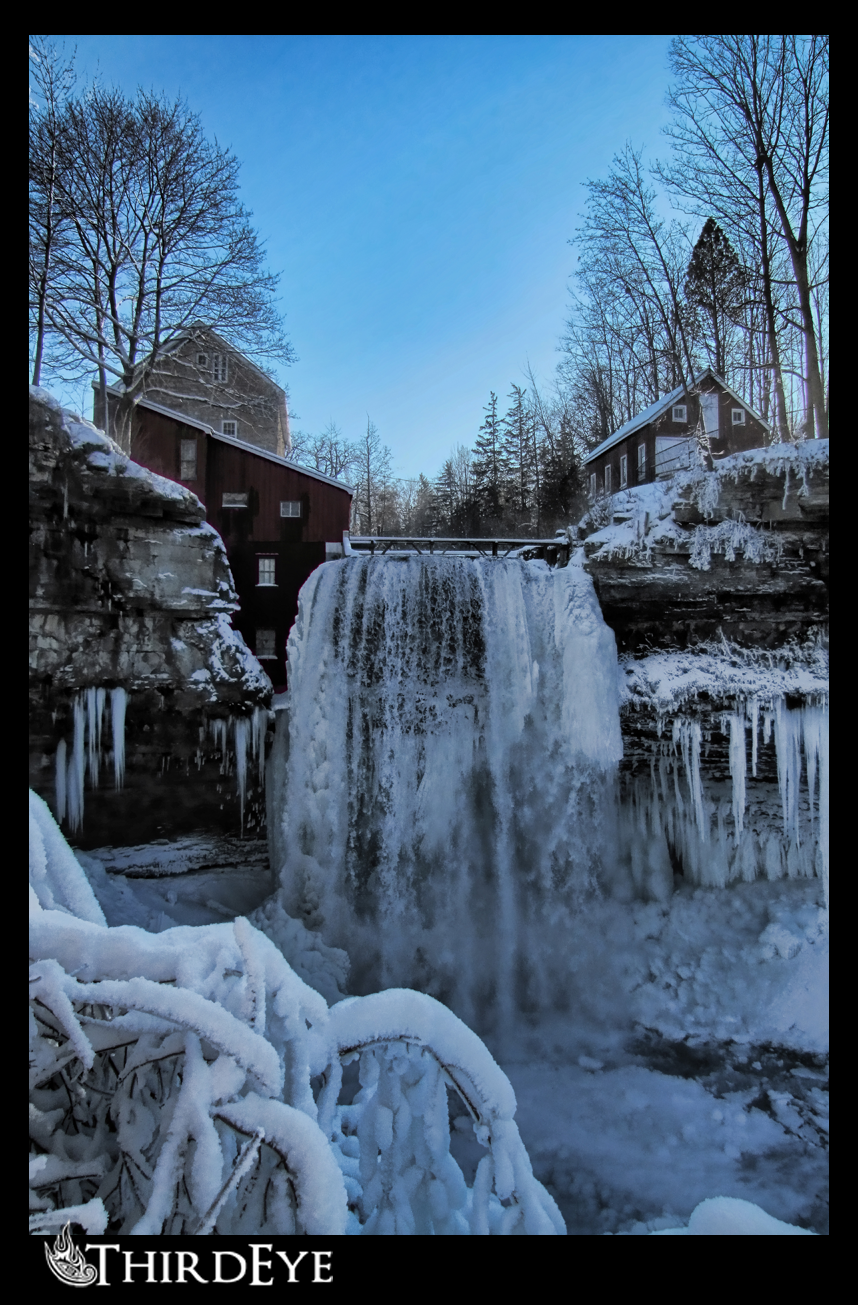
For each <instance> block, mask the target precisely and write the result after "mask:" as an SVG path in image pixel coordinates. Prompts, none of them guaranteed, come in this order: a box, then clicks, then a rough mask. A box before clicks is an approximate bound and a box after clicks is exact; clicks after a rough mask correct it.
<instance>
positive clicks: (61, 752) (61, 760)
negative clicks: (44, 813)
mask: <svg viewBox="0 0 858 1305" xmlns="http://www.w3.org/2000/svg"><path fill="white" fill-rule="evenodd" d="M54 787H55V790H56V795H57V824H58V825H59V824H62V822H63V821H64V820H65V818H66V741H65V739H60V741H59V743H58V744H57V756H56V777H55V780H54Z"/></svg>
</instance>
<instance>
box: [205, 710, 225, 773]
mask: <svg viewBox="0 0 858 1305" xmlns="http://www.w3.org/2000/svg"><path fill="white" fill-rule="evenodd" d="M209 729H210V730H211V735H212V738H213V739H214V745H215V750H216V751H218V752H219V753H220V773H221V774H222V775H228V774H229V723H228V721H225V720H222V719H221V718H220V717H215V719H214V720H210V721H209Z"/></svg>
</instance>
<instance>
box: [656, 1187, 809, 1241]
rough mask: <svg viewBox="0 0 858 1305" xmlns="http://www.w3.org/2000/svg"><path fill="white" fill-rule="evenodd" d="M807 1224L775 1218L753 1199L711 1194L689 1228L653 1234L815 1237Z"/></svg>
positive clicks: (701, 1204)
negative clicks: (800, 1224) (802, 1226)
mask: <svg viewBox="0 0 858 1305" xmlns="http://www.w3.org/2000/svg"><path fill="white" fill-rule="evenodd" d="M816 1235H817V1234H816V1233H815V1232H811V1231H810V1230H809V1229H808V1228H796V1227H795V1225H794V1224H791V1223H783V1222H782V1221H781V1220H780V1219H774V1218H772V1216H771V1215H770V1214H766V1212H765V1210H761V1209H760V1207H759V1206H758V1205H754V1204H753V1202H752V1201H740V1200H738V1199H737V1198H736V1197H734V1196H712V1197H710V1198H709V1200H707V1201H701V1202H700V1204H699V1205H698V1206H697V1207H696V1208H695V1210H694V1211H693V1213H692V1215H691V1218H690V1219H689V1221H688V1227H687V1228H660V1229H658V1230H657V1231H656V1232H652V1233H650V1237H816Z"/></svg>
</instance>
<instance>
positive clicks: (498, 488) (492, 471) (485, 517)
mask: <svg viewBox="0 0 858 1305" xmlns="http://www.w3.org/2000/svg"><path fill="white" fill-rule="evenodd" d="M485 413H486V417H485V421H484V422H483V424H482V426H481V427H480V434H479V435H478V436H477V438H476V440H475V441H474V498H475V502H476V509H477V513H478V520H479V523H480V528H481V529H482V528H487V529H489V530H495V529H497V525H498V523H499V521H500V518H501V515H502V498H503V486H504V481H505V479H506V456H505V453H504V448H503V429H502V426H501V421H500V418H499V417H498V396H497V395H496V394H495V392H494V390H492V391H491V393H490V395H489V401H488V403H487V404H486V408H485Z"/></svg>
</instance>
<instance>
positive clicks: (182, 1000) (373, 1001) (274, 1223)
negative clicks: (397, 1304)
mask: <svg viewBox="0 0 858 1305" xmlns="http://www.w3.org/2000/svg"><path fill="white" fill-rule="evenodd" d="M30 958H31V968H30V1002H31V1005H30V1080H31V1081H30V1172H29V1180H30V1211H31V1215H30V1229H31V1231H32V1232H45V1231H47V1230H55V1229H57V1228H58V1227H62V1226H63V1225H64V1224H65V1223H66V1222H67V1221H68V1220H74V1222H75V1223H77V1224H79V1225H83V1226H84V1227H88V1228H90V1229H92V1228H95V1229H97V1231H99V1232H100V1231H103V1230H104V1228H105V1227H106V1225H107V1223H108V1220H109V1221H110V1223H111V1225H112V1230H115V1231H116V1232H118V1233H121V1234H132V1235H135V1234H136V1235H143V1234H162V1233H163V1234H168V1235H169V1234H174V1235H181V1234H188V1233H190V1234H196V1235H199V1234H207V1233H217V1234H220V1235H242V1234H243V1235H245V1236H246V1235H251V1236H253V1235H257V1236H258V1235H260V1234H272V1233H274V1234H296V1233H298V1234H302V1233H306V1234H310V1235H313V1234H318V1235H322V1234H325V1235H328V1236H329V1235H337V1234H342V1233H352V1234H364V1235H369V1234H373V1233H377V1234H385V1233H396V1234H403V1233H417V1234H430V1235H431V1234H436V1233H460V1234H461V1233H464V1234H471V1233H476V1234H480V1233H482V1234H485V1233H492V1234H505V1233H514V1232H515V1233H530V1234H548V1235H552V1234H556V1233H560V1234H562V1233H564V1232H565V1226H564V1223H563V1220H562V1218H561V1217H560V1214H559V1212H558V1210H557V1206H556V1205H555V1203H554V1201H553V1200H552V1198H551V1197H550V1196H549V1195H548V1193H547V1192H546V1190H545V1189H544V1187H542V1185H541V1184H540V1183H539V1182H538V1181H537V1180H536V1179H535V1178H534V1175H533V1171H532V1168H531V1164H530V1160H529V1159H528V1156H527V1153H526V1151H525V1149H524V1146H523V1144H522V1142H521V1138H520V1137H519V1133H518V1128H517V1126H516V1123H515V1120H514V1118H513V1116H514V1114H515V1108H516V1101H515V1095H514V1093H513V1091H512V1088H511V1086H510V1083H509V1080H508V1079H507V1078H506V1075H505V1074H504V1073H503V1072H502V1070H501V1069H500V1068H499V1067H498V1066H497V1065H496V1064H495V1062H494V1060H493V1059H492V1057H491V1056H490V1054H489V1053H488V1051H487V1050H486V1048H485V1047H484V1046H483V1044H482V1043H481V1041H480V1040H479V1038H477V1037H476V1035H475V1034H474V1033H472V1032H471V1030H470V1029H468V1028H466V1027H465V1026H464V1025H463V1024H462V1023H461V1021H460V1020H458V1019H457V1018H456V1016H455V1015H453V1014H452V1013H451V1012H450V1011H448V1010H446V1009H445V1008H444V1007H443V1006H441V1005H439V1003H438V1002H436V1001H434V1000H433V999H432V998H431V997H428V996H425V995H423V994H421V993H417V992H407V991H394V992H384V993H377V994H375V995H374V996H372V997H363V998H353V999H351V1000H348V1001H342V1002H340V1003H339V1004H338V1005H337V1006H335V1007H334V1008H333V1009H331V1010H329V1009H328V1006H327V1003H326V1002H325V1000H324V998H323V997H322V996H320V994H319V993H317V992H315V991H314V990H313V989H312V988H310V987H308V986H307V985H306V984H305V983H304V982H302V980H301V979H299V978H298V976H297V975H296V974H295V973H294V971H293V970H292V969H291V968H290V966H289V965H288V964H287V963H286V961H285V960H284V958H283V956H282V954H281V953H280V952H278V950H277V949H276V947H274V945H273V944H272V943H271V942H270V941H269V939H268V938H266V937H265V936H264V935H263V934H262V933H260V932H259V931H258V930H256V929H254V928H253V927H252V926H251V925H250V924H249V923H248V921H247V920H244V919H242V918H239V919H236V920H235V921H234V922H233V923H231V924H217V925H209V926H202V927H196V928H195V927H188V926H186V927H177V928H174V929H167V930H165V931H164V932H162V933H159V934H150V933H147V932H146V931H145V930H143V929H140V928H137V927H135V926H120V927H117V928H109V927H107V926H106V925H105V923H104V917H103V915H102V914H101V910H100V908H99V906H98V904H97V902H96V901H95V898H94V896H93V893H92V889H91V888H90V885H89V883H88V882H87V879H86V876H85V875H84V872H83V870H82V868H81V866H80V864H79V863H78V862H77V861H76V860H75V857H74V855H73V854H72V852H71V849H70V848H69V847H68V844H67V843H66V842H65V840H64V838H63V836H62V834H61V833H60V831H59V828H58V827H57V825H56V823H55V821H54V820H53V817H52V816H51V814H50V811H49V810H48V808H47V806H46V805H45V803H44V802H43V801H42V800H41V799H40V798H38V797H36V796H35V795H34V794H32V793H31V794H30ZM355 1058H358V1059H359V1061H360V1071H359V1074H360V1084H361V1086H360V1090H359V1091H358V1092H357V1094H356V1095H354V1096H353V1099H352V1100H351V1102H350V1104H348V1105H341V1104H340V1102H339V1097H340V1089H341V1084H342V1070H343V1066H344V1065H345V1064H348V1062H349V1061H350V1060H353V1059H355ZM313 1079H315V1080H317V1081H318V1082H320V1083H321V1084H322V1088H321V1092H320V1095H319V1100H318V1102H317V1100H316V1099H315V1097H314V1093H313V1090H312V1081H313ZM69 1081H71V1082H73V1083H74V1089H75V1090H74V1093H73V1095H72V1096H71V1097H70V1095H69V1090H68V1083H69ZM448 1087H449V1088H450V1089H451V1090H452V1091H453V1092H455V1093H457V1094H458V1095H459V1097H460V1099H461V1101H462V1102H463V1103H464V1106H465V1108H466V1109H467V1111H468V1112H469V1114H470V1117H471V1120H472V1122H473V1128H474V1133H475V1135H476V1139H477V1142H478V1143H479V1144H480V1145H481V1146H482V1147H483V1148H485V1152H486V1155H485V1158H484V1161H483V1162H482V1163H481V1165H480V1167H479V1169H478V1171H477V1175H476V1179H475V1181H474V1183H473V1185H472V1186H471V1187H468V1185H467V1183H466V1181H465V1178H464V1176H463V1174H462V1171H461V1169H460V1168H459V1166H458V1164H457V1163H456V1161H455V1159H454V1158H453V1156H452V1155H451V1153H450V1124H449V1113H448V1105H447V1089H448Z"/></svg>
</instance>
